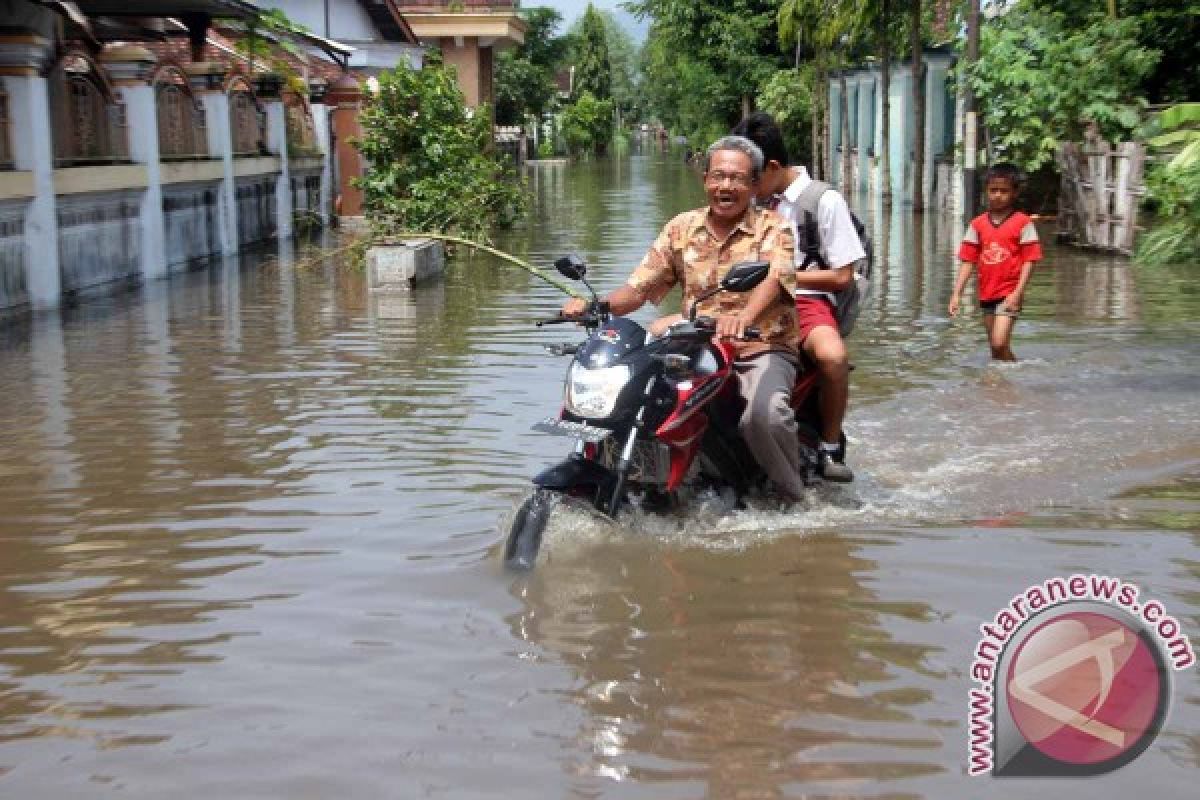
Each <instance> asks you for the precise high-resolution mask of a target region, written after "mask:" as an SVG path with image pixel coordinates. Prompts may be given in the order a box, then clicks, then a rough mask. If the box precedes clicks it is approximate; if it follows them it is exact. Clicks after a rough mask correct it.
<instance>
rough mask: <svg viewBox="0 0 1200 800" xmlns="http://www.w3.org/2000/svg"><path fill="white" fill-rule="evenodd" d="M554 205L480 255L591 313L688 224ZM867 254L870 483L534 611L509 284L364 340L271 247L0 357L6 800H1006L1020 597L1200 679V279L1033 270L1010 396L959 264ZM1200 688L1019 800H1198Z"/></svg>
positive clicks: (762, 518) (548, 366)
mask: <svg viewBox="0 0 1200 800" xmlns="http://www.w3.org/2000/svg"><path fill="white" fill-rule="evenodd" d="M531 180H532V183H533V187H534V189H535V191H536V196H537V201H536V203H535V210H534V215H533V218H532V219H531V220H530V222H529V223H528V225H527V226H526V227H524V228H522V229H519V230H517V231H513V232H512V233H511V234H509V235H507V236H506V237H505V238H504V239H503V240H502V241H500V242H499V244H500V246H501V247H503V248H504V249H506V250H510V251H512V252H514V253H515V254H517V255H520V256H522V257H524V258H527V259H528V260H530V261H532V262H534V263H536V264H545V265H548V264H549V263H550V262H551V261H552V260H553V258H554V257H555V256H557V255H559V254H561V253H563V252H566V251H577V252H580V253H582V254H584V255H585V256H586V257H587V258H588V260H589V263H590V264H591V266H592V275H593V276H594V278H595V282H596V283H597V284H598V288H601V289H607V288H611V287H612V286H615V285H616V284H617V283H619V282H620V281H621V280H623V279H624V276H625V275H626V274H627V272H628V270H629V269H630V268H631V267H632V266H633V265H634V264H635V263H636V261H637V259H639V258H640V256H641V254H642V252H643V251H644V250H645V248H646V247H647V245H648V244H649V242H650V241H651V239H652V238H653V236H654V235H655V233H656V232H657V230H658V228H659V226H660V225H661V224H662V223H663V222H664V221H665V220H666V219H668V218H669V217H670V216H672V215H673V214H675V213H677V212H678V211H680V210H683V209H685V208H688V207H692V206H695V205H699V204H700V203H701V202H702V193H701V191H700V187H699V183H698V181H697V179H696V177H695V175H694V174H692V173H691V172H690V171H689V170H688V169H687V168H686V167H685V166H684V165H682V164H680V163H677V161H676V160H673V159H668V158H665V157H658V156H643V155H637V154H635V155H634V156H632V157H631V158H626V159H620V160H614V161H606V162H600V163H596V164H584V165H576V166H570V167H542V168H539V169H538V170H536V171H534V172H532V173H531ZM862 215H863V216H864V218H865V219H866V220H867V222H868V225H869V226H870V227H871V228H872V229H873V232H874V236H875V240H876V244H877V251H878V253H879V257H880V259H881V262H880V266H879V267H877V269H878V270H879V273H880V279H879V281H878V283H877V284H876V286H875V293H874V295H873V297H872V299H871V301H870V305H869V308H868V309H867V310H866V311H865V312H864V314H863V317H862V318H861V320H860V322H859V331H858V332H857V333H856V335H855V337H854V339H853V340H852V345H853V360H854V361H855V363H856V365H857V370H856V371H855V373H854V376H853V387H852V391H853V400H852V403H853V409H852V416H851V419H850V422H849V424H848V433H849V435H850V438H851V453H850V461H851V463H852V465H853V466H854V468H855V470H856V472H857V473H858V475H859V476H860V479H859V481H858V482H857V483H855V484H853V485H852V486H850V487H847V488H837V489H822V490H819V491H814V492H813V495H812V497H811V498H810V499H809V503H808V504H807V507H806V508H803V509H797V510H794V511H792V512H787V513H783V512H779V511H774V510H770V509H750V510H747V511H743V512H737V513H733V514H720V513H718V512H717V511H714V510H712V509H708V508H698V509H694V510H692V511H691V512H690V513H689V514H687V515H683V516H677V517H670V518H633V519H627V520H624V523H623V525H622V526H620V527H618V528H616V529H613V528H610V527H607V526H600V525H597V524H596V523H595V522H594V521H593V520H591V519H590V518H588V517H586V516H584V515H570V514H567V515H563V516H561V517H560V518H557V519H556V520H555V521H554V523H553V525H552V528H551V530H550V531H549V533H548V540H547V543H546V547H545V550H544V556H545V558H544V561H543V563H541V564H540V565H539V567H538V569H536V570H535V571H534V572H533V573H531V574H529V575H526V576H513V575H511V574H507V573H505V572H504V571H503V570H502V569H501V568H500V565H499V557H498V551H499V548H500V545H501V535H502V534H501V529H502V527H503V525H504V520H505V518H506V516H507V515H508V514H509V513H511V510H512V508H513V506H514V504H515V503H516V502H517V500H518V499H519V498H520V497H521V494H522V492H523V491H524V490H525V487H526V485H527V483H528V479H529V477H530V476H531V475H532V474H533V473H534V472H535V471H537V470H538V469H539V468H540V467H541V466H542V465H544V464H546V463H547V462H548V461H550V460H551V459H554V458H557V457H559V456H560V455H561V454H562V449H563V443H562V441H561V440H555V439H554V438H552V437H546V436H542V435H540V434H536V433H533V432H531V431H530V430H529V427H530V426H531V425H532V424H533V423H535V422H536V421H538V420H539V419H541V418H542V417H544V416H546V415H547V414H550V413H553V412H554V411H556V410H557V408H558V405H559V398H560V391H561V379H562V374H563V369H564V368H565V362H564V361H563V360H562V359H559V358H556V357H553V356H551V355H549V354H547V353H546V352H545V351H544V350H543V348H542V345H544V344H547V343H551V342H557V341H567V340H569V339H570V338H571V337H572V336H573V335H574V334H573V332H571V331H567V330H564V329H562V328H559V329H556V330H545V329H542V330H539V329H536V328H535V327H534V326H533V322H534V321H535V320H536V319H538V318H540V317H543V316H545V315H546V314H548V313H552V312H553V310H554V309H555V308H557V306H558V304H559V302H560V298H559V296H558V295H557V294H556V293H555V291H554V290H553V289H551V288H550V287H547V286H545V285H544V284H542V283H540V282H538V281H536V280H534V279H533V278H531V277H530V276H528V275H526V274H525V273H523V272H520V271H519V270H514V269H512V268H511V267H508V266H506V265H504V264H502V263H500V262H498V261H492V260H489V259H487V258H484V257H476V258H473V259H458V260H456V261H454V262H452V263H451V266H450V269H449V272H448V274H447V276H446V280H445V282H444V283H443V284H439V285H436V286H432V287H427V288H422V289H420V290H418V291H416V292H415V293H413V294H412V295H411V296H397V295H392V296H385V297H376V298H368V296H367V293H366V291H365V288H364V286H363V283H362V279H361V276H359V275H356V274H354V273H352V272H348V271H346V270H343V269H339V268H338V266H337V265H336V264H331V263H328V262H323V261H321V260H319V259H315V260H314V259H312V258H310V257H309V255H310V251H308V250H307V249H305V248H304V247H302V246H297V248H298V249H295V250H294V249H293V248H292V246H291V245H284V246H282V248H281V250H280V251H279V252H271V253H267V254H258V255H255V254H249V255H246V256H244V257H243V258H242V259H241V261H240V262H238V261H234V262H228V263H225V264H219V265H216V266H215V267H214V268H213V269H211V270H209V271H205V272H194V273H188V274H184V275H180V276H177V277H176V278H174V279H172V280H171V281H170V282H169V283H162V284H159V285H155V286H150V287H147V288H146V289H145V290H144V291H143V292H141V293H139V294H135V295H126V296H122V297H117V298H113V299H107V300H97V301H93V302H88V303H85V304H84V305H83V306H82V307H80V308H78V309H75V310H72V311H69V312H65V313H64V314H63V315H62V316H54V315H51V316H43V317H38V318H37V319H35V320H34V321H32V322H30V323H19V324H11V325H8V326H6V327H5V328H3V329H2V330H0V398H2V400H0V441H2V442H3V447H2V448H0V796H2V797H13V798H33V797H39V798H41V797H44V798H55V799H56V800H63V799H64V798H88V799H89V800H91V799H92V798H100V797H122V798H161V797H172V798H179V799H180V800H184V799H188V798H197V799H199V798H205V799H207V798H211V797H236V798H281V797H404V798H416V797H447V798H484V797H501V796H503V797H581V798H582V797H588V798H595V797H621V798H655V799H656V800H657V798H668V797H680V798H699V797H711V798H721V799H722V800H725V799H727V798H776V797H799V796H820V797H830V796H837V797H884V796H887V797H992V796H994V797H1011V796H1013V793H1012V792H1013V789H1012V787H1013V784H1004V783H1002V782H997V781H996V780H994V779H991V778H983V779H978V778H970V777H968V776H967V774H966V768H967V747H968V730H967V719H966V716H967V696H968V690H969V689H970V688H971V686H972V683H971V674H970V670H971V662H972V659H973V657H974V654H975V650H976V643H977V641H978V640H979V637H980V630H979V627H980V625H982V624H984V623H987V622H990V621H992V620H993V618H994V616H995V614H996V612H997V611H998V610H1000V609H1002V608H1003V607H1004V606H1005V605H1006V604H1007V603H1008V602H1009V600H1010V599H1011V598H1012V597H1013V596H1014V595H1015V594H1017V593H1019V592H1021V591H1023V590H1024V589H1025V588H1026V587H1027V586H1030V585H1031V584H1035V583H1039V582H1041V581H1043V580H1045V579H1047V578H1051V577H1053V576H1056V575H1070V574H1072V573H1075V572H1084V573H1092V572H1094V573H1099V574H1103V575H1111V576H1116V577H1120V578H1122V579H1124V580H1126V581H1130V582H1133V583H1135V584H1136V585H1138V586H1139V587H1140V588H1141V590H1142V591H1143V593H1144V596H1145V597H1153V598H1155V599H1157V600H1159V601H1161V603H1162V604H1163V606H1164V607H1165V608H1166V609H1167V610H1168V611H1169V613H1170V614H1171V615H1173V617H1174V618H1176V619H1177V620H1178V621H1179V623H1180V624H1181V626H1182V628H1183V630H1184V632H1185V633H1188V634H1190V635H1191V637H1192V641H1193V644H1200V594H1198V593H1197V591H1196V587H1197V586H1198V585H1200V533H1198V531H1200V402H1198V401H1197V397H1198V392H1200V348H1198V347H1197V345H1196V342H1197V341H1198V340H1200V321H1198V320H1200V293H1197V291H1196V289H1195V285H1196V284H1195V278H1196V269H1197V268H1198V267H1200V265H1192V266H1191V267H1183V268H1179V269H1175V270H1156V271H1151V270H1144V269H1139V268H1134V267H1133V266H1131V265H1130V264H1129V263H1128V262H1127V261H1124V260H1121V259H1110V258H1107V257H1102V256H1097V255H1096V254H1094V253H1084V252H1081V251H1073V250H1068V249H1062V248H1057V247H1055V246H1053V244H1052V243H1051V244H1050V245H1049V246H1048V257H1047V261H1046V263H1045V265H1044V266H1043V267H1042V268H1040V269H1039V270H1038V271H1037V272H1036V273H1035V276H1034V279H1033V282H1032V287H1031V289H1030V291H1029V295H1028V298H1027V301H1026V306H1027V311H1026V313H1025V314H1024V315H1023V317H1022V319H1021V320H1020V322H1019V323H1018V326H1017V333H1016V337H1015V341H1014V349H1015V350H1016V352H1017V355H1018V356H1019V357H1021V358H1022V359H1023V360H1022V361H1021V362H1020V363H1019V364H1017V365H1015V366H1004V367H996V366H992V365H990V364H988V362H987V360H986V345H985V342H984V339H983V334H982V331H981V328H980V326H979V318H978V316H968V317H967V319H965V320H962V321H957V322H953V323H951V322H950V321H948V320H947V319H946V317H945V314H944V309H945V304H946V300H947V298H948V295H949V292H950V288H951V284H952V281H953V274H954V269H955V264H954V262H953V260H952V253H953V250H954V247H955V245H956V241H957V237H958V235H959V233H960V231H958V230H957V229H956V226H955V225H954V224H953V223H951V222H950V221H948V220H944V219H941V218H939V217H936V216H934V215H927V216H926V217H924V218H923V219H915V220H914V218H913V217H912V216H911V215H907V214H905V213H904V212H903V210H897V211H895V212H893V213H891V214H886V215H885V214H884V213H883V212H882V210H880V209H873V208H871V207H870V206H869V204H868V205H866V206H865V207H864V208H863V211H862ZM1050 236H1051V231H1050V230H1043V238H1049V237H1050ZM643 316H646V315H645V314H643ZM1196 675H1197V673H1196V670H1195V669H1192V670H1190V671H1184V672H1179V673H1175V674H1174V676H1173V685H1172V698H1171V705H1170V714H1169V716H1168V718H1167V722H1166V726H1165V728H1164V729H1163V731H1162V733H1161V735H1160V736H1159V737H1158V739H1157V740H1156V741H1155V742H1154V743H1153V744H1152V745H1151V746H1150V748H1149V749H1148V750H1147V751H1146V752H1145V753H1144V754H1143V755H1142V756H1141V757H1140V758H1138V759H1137V760H1136V761H1134V762H1133V763H1131V764H1129V765H1128V766H1126V767H1124V768H1123V769H1121V770H1118V771H1116V772H1113V773H1111V774H1110V775H1108V776H1106V777H1104V778H1100V779H1097V780H1096V781H1083V780H1066V781H1043V780H1038V779H1032V780H1031V781H1023V782H1022V783H1021V784H1020V787H1019V789H1018V791H1019V793H1021V794H1022V795H1024V796H1030V797H1033V796H1040V795H1043V794H1049V793H1050V792H1053V793H1054V795H1055V796H1056V797H1060V798H1085V797H1086V798H1092V797H1094V796H1095V795H1096V792H1097V790H1099V791H1100V792H1101V794H1103V795H1105V796H1124V795H1130V796H1132V795H1134V794H1135V793H1138V794H1147V793H1148V794H1151V795H1153V796H1160V797H1182V796H1189V795H1191V794H1192V793H1193V791H1194V783H1195V775H1196V771H1197V767H1200V681H1198V680H1197V677H1196Z"/></svg>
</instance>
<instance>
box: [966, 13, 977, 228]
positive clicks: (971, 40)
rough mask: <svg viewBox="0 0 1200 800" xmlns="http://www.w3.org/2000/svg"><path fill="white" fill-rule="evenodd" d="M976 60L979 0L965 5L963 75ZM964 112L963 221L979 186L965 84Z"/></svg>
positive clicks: (971, 101) (972, 107) (973, 115)
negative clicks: (965, 55)
mask: <svg viewBox="0 0 1200 800" xmlns="http://www.w3.org/2000/svg"><path fill="white" fill-rule="evenodd" d="M977 61H979V0H969V3H968V6H967V57H966V64H964V65H963V73H964V74H966V73H967V72H968V71H969V70H970V69H971V67H973V66H975V63H976V62H977ZM963 110H964V111H965V114H964V116H965V117H966V120H965V123H966V125H965V130H964V131H963V215H964V216H965V217H966V219H967V221H968V222H969V221H970V220H972V219H974V218H975V215H976V214H977V213H978V206H977V200H978V198H979V189H978V187H977V184H976V178H975V167H976V161H977V160H978V156H979V152H978V150H979V147H978V142H979V136H978V128H979V114H978V103H977V102H976V100H975V92H974V91H972V90H971V85H970V83H968V84H967V85H966V98H965V102H964V103H963Z"/></svg>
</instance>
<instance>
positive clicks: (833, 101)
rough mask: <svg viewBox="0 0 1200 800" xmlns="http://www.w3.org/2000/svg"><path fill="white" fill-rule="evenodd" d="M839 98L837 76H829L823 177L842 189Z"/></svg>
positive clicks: (840, 93) (839, 88)
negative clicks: (826, 156) (826, 169)
mask: <svg viewBox="0 0 1200 800" xmlns="http://www.w3.org/2000/svg"><path fill="white" fill-rule="evenodd" d="M841 96H842V90H841V87H840V86H838V79H837V76H836V75H831V76H830V78H829V137H828V140H829V174H828V175H826V176H825V180H826V182H827V183H829V184H830V185H832V186H836V187H837V188H839V189H842V188H844V187H842V186H841V175H842V162H841V159H840V158H839V154H838V146H839V145H840V144H841V135H842V114H841V110H842V103H841Z"/></svg>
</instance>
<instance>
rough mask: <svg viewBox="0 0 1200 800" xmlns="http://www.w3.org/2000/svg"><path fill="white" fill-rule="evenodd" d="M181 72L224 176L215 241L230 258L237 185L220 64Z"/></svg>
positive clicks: (235, 242)
mask: <svg viewBox="0 0 1200 800" xmlns="http://www.w3.org/2000/svg"><path fill="white" fill-rule="evenodd" d="M184 70H185V71H186V72H187V74H188V81H189V83H190V84H191V87H192V91H193V92H195V94H196V97H197V98H198V99H199V100H200V104H201V106H203V108H204V127H205V129H206V130H207V131H208V154H209V155H210V156H211V157H212V158H219V159H220V160H221V162H222V165H223V166H224V177H223V178H222V179H221V189H220V191H219V192H218V195H217V240H218V241H219V242H220V243H221V255H226V256H229V255H233V254H235V253H237V251H238V225H237V186H236V184H235V183H234V179H233V130H232V128H231V127H230V119H229V95H228V94H226V93H225V83H224V82H225V72H226V67H225V66H224V65H223V64H218V63H215V62H204V61H201V62H195V63H191V64H187V65H186V66H185V67H184Z"/></svg>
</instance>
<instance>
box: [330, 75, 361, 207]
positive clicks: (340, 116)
mask: <svg viewBox="0 0 1200 800" xmlns="http://www.w3.org/2000/svg"><path fill="white" fill-rule="evenodd" d="M325 102H326V104H327V105H329V106H330V107H331V108H332V109H333V111H332V116H333V136H334V154H333V158H334V166H335V169H336V170H337V197H338V200H339V201H340V202H336V203H335V206H336V209H337V210H336V213H337V214H338V216H343V217H357V216H361V215H362V213H363V197H362V190H361V189H358V188H356V187H354V186H352V185H351V184H350V181H351V180H352V179H354V178H359V177H362V174H363V171H364V170H363V160H362V155H361V154H360V153H359V152H358V150H356V149H355V148H354V145H352V144H350V140H351V139H356V138H358V137H360V136H362V127H361V126H360V125H359V120H358V115H359V112H360V111H361V109H362V90H361V89H360V88H359V86H358V81H356V80H355V79H354V78H353V76H351V75H349V74H347V75H344V76H342V78H340V79H339V80H338V81H337V83H335V84H334V85H333V86H332V87H330V89H329V94H328V95H327V96H326V101H325Z"/></svg>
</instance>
